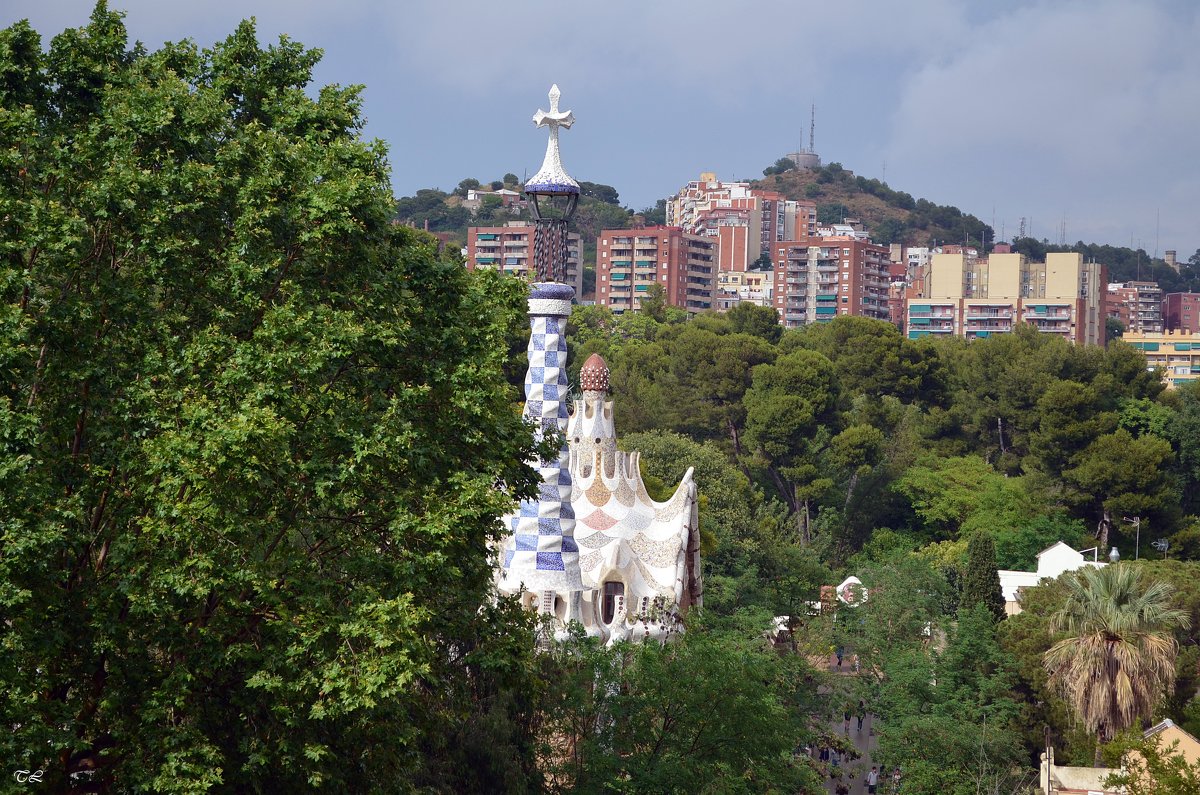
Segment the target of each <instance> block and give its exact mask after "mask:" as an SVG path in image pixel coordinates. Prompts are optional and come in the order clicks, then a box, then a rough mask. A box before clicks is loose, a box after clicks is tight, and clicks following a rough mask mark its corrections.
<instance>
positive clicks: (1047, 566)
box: [997, 541, 1108, 616]
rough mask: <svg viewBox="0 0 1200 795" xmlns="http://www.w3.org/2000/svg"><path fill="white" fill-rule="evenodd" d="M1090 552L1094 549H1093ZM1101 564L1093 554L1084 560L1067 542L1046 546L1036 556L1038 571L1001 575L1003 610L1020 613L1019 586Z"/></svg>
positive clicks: (1006, 572) (1024, 586)
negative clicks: (1091, 557) (1089, 558)
mask: <svg viewBox="0 0 1200 795" xmlns="http://www.w3.org/2000/svg"><path fill="white" fill-rule="evenodd" d="M1092 552H1093V553H1095V552H1096V550H1094V549H1093V550H1092ZM1107 565H1108V564H1107V563H1102V562H1100V561H1099V560H1097V559H1096V556H1095V555H1094V556H1093V559H1092V560H1087V559H1086V558H1085V557H1084V555H1083V553H1082V552H1078V551H1076V550H1074V549H1072V548H1071V547H1070V546H1069V545H1068V544H1065V543H1063V542H1062V541H1059V542H1057V543H1055V544H1053V545H1052V546H1049V547H1046V548H1045V549H1043V550H1042V551H1041V552H1039V553H1038V555H1037V571H1005V570H1003V569H1001V570H1000V571H999V572H997V573H998V574H999V575H1000V590H1002V591H1003V592H1004V611H1005V612H1006V613H1008V615H1010V616H1015V615H1016V614H1017V613H1020V612H1021V589H1022V588H1032V587H1033V586H1035V585H1037V584H1038V583H1039V582H1041V581H1042V580H1053V579H1057V578H1058V577H1059V576H1060V575H1062V574H1065V573H1066V572H1068V571H1075V570H1077V569H1081V568H1083V567H1084V566H1093V567H1095V568H1098V569H1099V568H1103V567H1104V566H1107Z"/></svg>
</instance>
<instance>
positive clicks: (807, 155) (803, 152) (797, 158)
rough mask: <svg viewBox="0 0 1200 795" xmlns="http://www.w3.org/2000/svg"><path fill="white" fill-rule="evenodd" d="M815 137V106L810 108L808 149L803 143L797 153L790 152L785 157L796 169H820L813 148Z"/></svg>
mask: <svg viewBox="0 0 1200 795" xmlns="http://www.w3.org/2000/svg"><path fill="white" fill-rule="evenodd" d="M816 137H817V106H816V105H813V106H812V117H811V119H810V121H809V125H808V148H807V149H805V148H804V145H803V143H801V145H800V151H799V152H791V153H789V154H787V155H785V157H787V159H788V160H791V161H792V162H793V163H795V164H796V168H804V169H812V168H820V167H821V156H820V155H818V154H817V150H816V148H815V146H814V144H815V142H816Z"/></svg>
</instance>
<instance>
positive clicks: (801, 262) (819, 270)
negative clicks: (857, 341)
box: [774, 235, 891, 328]
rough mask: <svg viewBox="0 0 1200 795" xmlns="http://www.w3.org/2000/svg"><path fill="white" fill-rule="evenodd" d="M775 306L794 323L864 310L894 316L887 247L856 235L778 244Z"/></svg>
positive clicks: (783, 320)
mask: <svg viewBox="0 0 1200 795" xmlns="http://www.w3.org/2000/svg"><path fill="white" fill-rule="evenodd" d="M774 252H775V253H774V260H775V291H774V303H775V308H776V309H777V310H778V311H779V318H780V322H781V323H783V325H784V326H787V327H788V328H793V327H796V326H803V325H806V324H808V323H817V322H824V321H828V320H832V319H833V318H834V317H835V316H836V315H860V316H863V317H873V318H876V319H878V320H889V319H890V313H889V307H888V303H889V302H888V287H889V284H890V277H889V272H888V271H889V265H890V264H891V260H890V257H889V251H888V247H887V246H881V245H877V244H875V243H872V242H871V241H870V240H866V239H863V238H860V237H855V236H852V235H833V236H825V237H804V238H801V239H799V240H792V241H784V242H782V243H776V244H775V247H774Z"/></svg>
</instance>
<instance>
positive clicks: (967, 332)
mask: <svg viewBox="0 0 1200 795" xmlns="http://www.w3.org/2000/svg"><path fill="white" fill-rule="evenodd" d="M1105 282H1106V269H1105V267H1104V266H1103V265H1100V264H1097V263H1085V262H1084V261H1083V256H1082V255H1080V254H1075V253H1053V254H1047V255H1046V261H1045V262H1029V261H1027V260H1026V258H1025V257H1024V255H1022V254H1014V253H995V252H993V253H992V255H991V256H990V257H986V258H980V257H978V256H973V254H972V252H970V251H958V252H956V253H940V254H934V255H933V256H932V258H931V259H930V263H929V266H928V267H927V268H926V269H925V273H924V276H923V281H922V284H921V285H920V287H919V288H918V292H919V296H918V297H912V298H909V299H908V311H907V317H906V319H905V328H906V329H907V331H908V336H909V337H910V338H913V339H916V338H918V337H924V336H926V335H929V334H935V335H936V334H947V335H956V336H959V337H965V338H967V339H977V338H981V337H988V336H991V335H992V334H1004V333H1007V332H1010V331H1012V329H1013V325H1014V324H1015V323H1018V322H1024V323H1029V324H1031V325H1033V326H1034V327H1036V328H1037V329H1038V331H1041V332H1043V333H1047V334H1058V335H1060V336H1062V337H1063V338H1065V339H1067V340H1069V341H1071V342H1074V343H1076V344H1080V345H1102V344H1103V343H1104V317H1105V310H1104V307H1105V304H1104V297H1105V294H1106V293H1105V288H1104V285H1105Z"/></svg>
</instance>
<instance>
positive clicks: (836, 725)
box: [826, 655, 890, 795]
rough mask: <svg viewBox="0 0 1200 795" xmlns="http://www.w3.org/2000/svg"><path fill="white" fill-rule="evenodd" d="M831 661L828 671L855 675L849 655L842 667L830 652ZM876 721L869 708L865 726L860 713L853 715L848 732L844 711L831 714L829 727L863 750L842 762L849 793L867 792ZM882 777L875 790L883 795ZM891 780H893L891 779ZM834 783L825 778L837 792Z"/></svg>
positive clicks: (831, 790) (827, 787)
mask: <svg viewBox="0 0 1200 795" xmlns="http://www.w3.org/2000/svg"><path fill="white" fill-rule="evenodd" d="M828 665H829V671H830V672H832V673H840V674H842V675H843V676H854V668H853V667H852V666H851V664H850V660H849V659H845V660H843V663H842V667H841V669H840V670H839V668H838V664H837V658H836V657H834V656H832V655H830V658H829V663H828ZM875 721H876V717H875V715H874V714H873V713H869V712H868V713H867V715H866V718H865V719H864V720H863V725H862V729H861V730H860V729H859V728H858V717H857V716H851V718H850V731H849V733H846V732H845V720H844V719H843V717H842V711H841V710H840V709H839V710H838V711H837V714H835V715H833V716H832V717H831V718H830V721H829V727H830V730H831V731H832V732H833V733H835V734H840V735H842V736H844V737H848V738H849V739H850V740H851V741H852V742H853V743H854V747H855V748H857V749H858V752H859V754H860V756H859V758H858V759H856V760H854V761H851V762H849V763H848V764H843V765H842V766H841V767H842V772H843V774H844V778H843V779H842V780H843V781H845V782H846V783H847V784H848V785H849V786H850V795H866V792H867V784H866V780H867V771H869V770H870V769H871V765H873V764H875V762H874V761H873V760H872V758H871V754H872V753H873V752H874V751H875V750H876V748H877V747H878V745H879V743H878V741H877V739H876V737H875V733H874V731H873V729H874V727H875ZM879 778H880V785H879V787H878V789H877V790H876V792H877V793H878V795H882V794H883V793H885V792H887V791H888V790H887V788H886V785H885V784H884V776H883V774H882V773H880V776H879ZM888 783H889V784H890V782H888ZM834 786H835V781H834V780H832V779H826V789H827V790H828V792H830V793H831V794H832V793H834V792H835V790H834Z"/></svg>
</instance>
